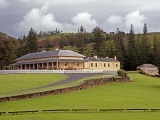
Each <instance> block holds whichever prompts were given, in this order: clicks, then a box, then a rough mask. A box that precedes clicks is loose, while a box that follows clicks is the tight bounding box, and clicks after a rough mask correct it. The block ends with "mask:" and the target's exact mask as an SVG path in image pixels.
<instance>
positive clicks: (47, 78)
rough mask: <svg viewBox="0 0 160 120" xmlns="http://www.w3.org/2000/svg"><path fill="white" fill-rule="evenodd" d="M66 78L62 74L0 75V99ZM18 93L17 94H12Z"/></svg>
mask: <svg viewBox="0 0 160 120" xmlns="http://www.w3.org/2000/svg"><path fill="white" fill-rule="evenodd" d="M67 77H68V76H66V75H62V74H9V75H0V97H2V96H9V95H15V94H20V93H21V92H22V91H21V90H26V89H30V88H36V87H40V86H44V85H47V84H50V83H54V82H57V81H60V80H64V79H66V78H67ZM13 91H19V92H13Z"/></svg>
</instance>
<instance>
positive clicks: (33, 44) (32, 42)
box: [25, 28, 38, 53]
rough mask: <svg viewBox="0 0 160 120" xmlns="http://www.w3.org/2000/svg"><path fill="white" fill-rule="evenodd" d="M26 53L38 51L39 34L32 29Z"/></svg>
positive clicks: (27, 40)
mask: <svg viewBox="0 0 160 120" xmlns="http://www.w3.org/2000/svg"><path fill="white" fill-rule="evenodd" d="M25 49H26V53H32V52H37V51H38V42H37V33H36V32H35V31H34V30H33V29H32V28H31V29H30V31H29V33H28V36H27V39H26V45H25Z"/></svg>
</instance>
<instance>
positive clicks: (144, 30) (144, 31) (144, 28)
mask: <svg viewBox="0 0 160 120" xmlns="http://www.w3.org/2000/svg"><path fill="white" fill-rule="evenodd" d="M147 32H148V30H147V24H146V23H144V26H143V33H144V34H147Z"/></svg>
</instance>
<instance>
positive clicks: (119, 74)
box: [117, 70, 128, 77]
mask: <svg viewBox="0 0 160 120" xmlns="http://www.w3.org/2000/svg"><path fill="white" fill-rule="evenodd" d="M117 73H118V76H121V77H127V76H128V75H127V72H126V71H125V70H118V72H117Z"/></svg>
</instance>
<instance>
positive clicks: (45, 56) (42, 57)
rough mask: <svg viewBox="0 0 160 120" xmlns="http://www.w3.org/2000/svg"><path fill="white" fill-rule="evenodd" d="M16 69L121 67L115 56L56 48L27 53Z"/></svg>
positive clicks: (20, 59)
mask: <svg viewBox="0 0 160 120" xmlns="http://www.w3.org/2000/svg"><path fill="white" fill-rule="evenodd" d="M13 66H14V69H16V70H109V71H117V70H119V69H120V62H119V61H117V60H116V57H115V58H108V57H106V58H98V57H97V56H94V57H86V56H84V55H82V54H79V53H77V52H74V51H71V50H54V51H45V52H35V53H29V54H26V55H24V56H22V57H20V58H18V59H16V63H14V64H13Z"/></svg>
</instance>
